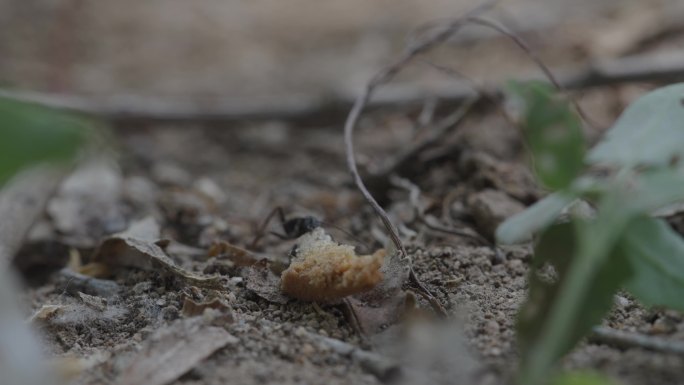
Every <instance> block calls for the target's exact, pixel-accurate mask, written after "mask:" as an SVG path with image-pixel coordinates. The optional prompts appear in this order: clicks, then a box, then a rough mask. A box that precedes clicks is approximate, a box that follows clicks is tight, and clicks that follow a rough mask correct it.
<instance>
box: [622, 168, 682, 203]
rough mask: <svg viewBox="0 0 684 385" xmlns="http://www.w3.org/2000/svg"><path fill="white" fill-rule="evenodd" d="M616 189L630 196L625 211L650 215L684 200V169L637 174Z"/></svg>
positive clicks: (668, 169) (656, 170) (666, 169)
mask: <svg viewBox="0 0 684 385" xmlns="http://www.w3.org/2000/svg"><path fill="white" fill-rule="evenodd" d="M617 183H618V184H617V185H616V186H614V187H613V188H614V189H619V190H621V191H623V192H625V193H626V194H629V196H628V197H627V198H628V199H625V202H624V203H625V205H626V207H625V209H627V208H629V209H630V210H632V211H634V212H636V213H638V214H641V213H650V212H653V211H655V210H657V209H659V208H662V207H665V206H667V205H670V204H672V203H675V202H678V201H682V200H684V169H682V168H660V169H655V170H649V171H645V172H642V173H640V174H637V175H636V176H635V177H633V178H632V179H631V180H627V179H626V178H625V179H624V180H619V181H617Z"/></svg>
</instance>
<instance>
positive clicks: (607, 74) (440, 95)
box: [0, 54, 684, 125]
mask: <svg viewBox="0 0 684 385" xmlns="http://www.w3.org/2000/svg"><path fill="white" fill-rule="evenodd" d="M523 78H528V79H529V78H531V77H523ZM682 79H684V56H683V55H681V54H674V55H639V56H633V57H626V58H621V59H612V60H608V61H597V62H594V63H591V64H589V65H588V66H587V67H586V68H583V69H580V70H575V71H570V72H567V73H565V74H564V75H560V76H558V82H559V85H560V86H562V88H564V89H569V90H572V89H584V88H591V87H601V86H608V85H613V84H621V83H635V82H636V83H638V82H673V81H677V80H682ZM501 89H502V87H501V86H494V87H490V92H491V94H493V95H500V94H501ZM476 95H477V94H476V92H475V91H473V89H472V87H471V85H469V84H468V83H467V82H463V84H457V85H455V86H453V87H449V89H447V90H441V91H434V92H432V91H430V90H426V89H418V88H403V89H399V88H395V89H393V90H385V91H382V92H378V93H377V95H375V96H374V97H373V100H372V101H369V102H368V104H367V106H366V109H367V110H379V109H382V110H387V109H407V108H419V107H421V106H422V105H424V103H425V99H426V98H428V97H431V98H434V99H436V100H438V101H439V102H440V105H441V106H442V107H444V106H447V105H456V104H460V103H462V102H464V101H466V100H468V99H469V98H472V97H474V96H476ZM0 97H7V98H11V99H15V100H22V101H27V102H32V103H36V104H40V105H43V106H47V107H53V108H58V109H63V110H68V111H72V112H78V113H82V114H86V115H93V116H96V117H99V118H101V119H104V120H108V121H110V122H112V123H115V124H121V125H125V124H132V123H207V124H212V123H214V124H216V123H235V122H241V121H263V120H287V121H292V122H300V123H310V122H315V123H333V122H336V121H337V120H338V119H340V118H341V117H344V116H345V115H346V114H347V113H348V112H349V110H350V109H351V108H352V106H353V104H354V101H355V97H354V96H353V95H347V94H338V95H335V96H332V97H329V98H320V97H304V96H300V97H297V96H291V97H288V98H287V99H285V100H278V101H277V102H275V101H274V102H263V103H244V102H239V101H237V100H235V99H227V98H218V99H217V98H214V99H208V100H204V101H201V100H196V101H175V102H174V101H169V100H163V99H156V98H144V97H140V96H135V95H114V96H107V97H82V96H77V95H67V94H54V93H53V94H50V93H41V92H30V91H16V90H0Z"/></svg>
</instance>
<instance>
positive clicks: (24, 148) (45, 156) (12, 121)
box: [0, 97, 90, 184]
mask: <svg viewBox="0 0 684 385" xmlns="http://www.w3.org/2000/svg"><path fill="white" fill-rule="evenodd" d="M89 125H90V123H89V122H88V121H87V120H86V119H83V118H79V117H76V116H74V115H71V114H67V113H63V112H59V111H55V110H52V109H48V108H44V107H40V106H37V105H33V104H28V103H23V102H18V101H15V100H11V99H6V98H1V97H0V184H2V183H4V182H5V181H6V180H7V179H9V177H11V176H12V175H13V174H14V173H16V172H17V171H18V170H19V169H21V168H23V167H26V166H28V165H30V164H33V163H39V162H45V161H64V160H67V159H69V158H70V157H71V156H72V155H73V154H74V152H75V151H76V149H77V148H78V147H79V146H80V145H81V143H82V142H83V141H84V139H85V128H86V127H88V126H89Z"/></svg>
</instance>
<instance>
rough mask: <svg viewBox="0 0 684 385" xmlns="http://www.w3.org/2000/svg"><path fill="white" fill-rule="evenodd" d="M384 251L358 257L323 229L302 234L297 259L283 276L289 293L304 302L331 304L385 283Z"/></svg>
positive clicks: (352, 249) (350, 248) (284, 285)
mask: <svg viewBox="0 0 684 385" xmlns="http://www.w3.org/2000/svg"><path fill="white" fill-rule="evenodd" d="M384 257H385V251H384V250H383V249H381V250H378V251H376V252H375V253H373V254H372V255H362V256H357V255H356V253H355V252H354V247H353V246H349V245H344V244H339V243H337V242H335V241H333V240H332V238H331V237H330V235H328V234H326V233H325V231H324V230H323V229H322V228H317V229H315V230H313V231H311V232H309V233H306V234H304V235H302V236H301V237H300V238H299V240H298V243H297V249H296V256H295V259H294V260H293V261H292V263H291V264H290V267H288V268H287V269H286V270H285V271H284V272H283V274H282V288H283V292H285V293H286V294H288V295H290V296H292V297H294V298H297V299H301V300H305V301H332V300H337V299H341V298H344V297H346V296H349V295H352V294H358V293H361V292H364V291H368V290H370V289H372V288H373V287H374V286H375V285H377V284H378V283H379V282H380V281H381V280H382V273H381V272H380V267H381V266H382V262H383V259H384Z"/></svg>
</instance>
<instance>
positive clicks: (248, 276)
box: [241, 259, 290, 304]
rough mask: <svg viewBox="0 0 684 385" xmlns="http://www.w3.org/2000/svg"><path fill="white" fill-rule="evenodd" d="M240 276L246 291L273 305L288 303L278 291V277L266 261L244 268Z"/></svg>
mask: <svg viewBox="0 0 684 385" xmlns="http://www.w3.org/2000/svg"><path fill="white" fill-rule="evenodd" d="M241 275H242V277H243V279H244V280H245V287H246V288H247V290H249V291H251V292H253V293H254V294H256V295H258V296H259V297H261V298H263V299H265V300H267V301H269V302H273V303H278V304H286V303H288V302H289V301H290V299H289V298H288V297H286V296H285V295H283V293H282V292H281V290H280V277H278V276H277V275H275V274H274V273H273V271H272V270H271V268H270V264H269V262H268V261H267V260H265V259H262V260H261V261H259V262H257V263H255V264H253V265H251V266H247V267H244V268H243V269H242V270H241Z"/></svg>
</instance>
